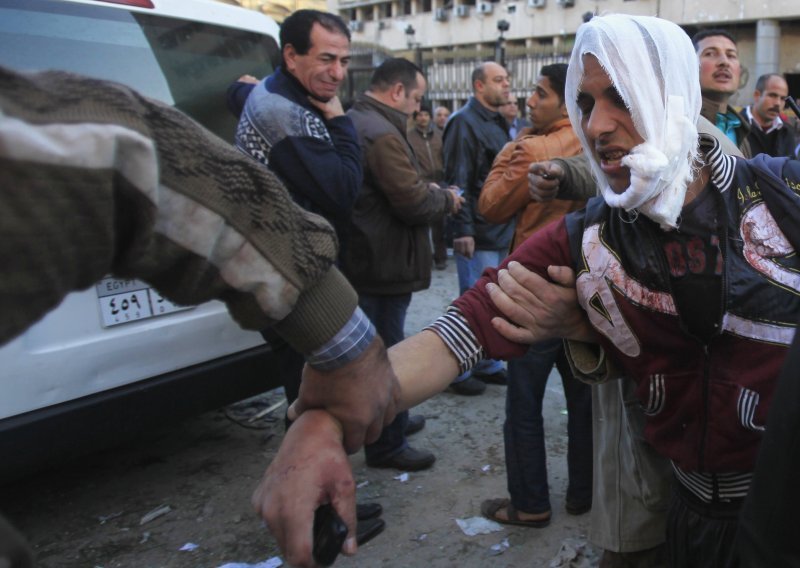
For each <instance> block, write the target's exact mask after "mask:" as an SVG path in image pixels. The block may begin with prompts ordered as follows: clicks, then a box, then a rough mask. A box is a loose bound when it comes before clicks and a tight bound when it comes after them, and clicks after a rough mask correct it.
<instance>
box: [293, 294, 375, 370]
mask: <svg viewBox="0 0 800 568" xmlns="http://www.w3.org/2000/svg"><path fill="white" fill-rule="evenodd" d="M375 334H376V331H375V326H374V325H372V322H371V321H369V318H368V317H367V315H366V314H365V313H364V312H363V311H361V308H359V307H356V309H355V311H354V312H353V315H352V316H350V319H349V320H348V321H347V323H345V324H344V326H343V327H342V329H340V330H339V332H338V333H337V334H336V335H334V336H333V337H332V338H331V339H330V341H328V342H327V343H325V344H324V345H322V346H321V347H320V348H318V349H315V350H314V351H312V352H311V353H310V354H308V355H307V356H306V361H307V362H308V364H309V365H311V366H312V367H314V368H315V369H317V370H318V371H332V370H334V369H338V368H339V367H343V366H344V365H346V364H347V363H350V362H351V361H353V360H355V359H357V358H358V356H359V355H361V354H362V353H363V352H364V351H365V350H366V349H367V347H368V346H369V344H370V343H372V340H373V339H375Z"/></svg>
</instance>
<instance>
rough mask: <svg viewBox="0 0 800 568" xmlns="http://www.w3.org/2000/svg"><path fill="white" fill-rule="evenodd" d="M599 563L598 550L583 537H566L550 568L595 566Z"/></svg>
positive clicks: (590, 567) (585, 567)
mask: <svg viewBox="0 0 800 568" xmlns="http://www.w3.org/2000/svg"><path fill="white" fill-rule="evenodd" d="M599 565H600V557H599V556H598V554H597V552H596V551H595V549H594V548H593V547H592V545H591V544H589V543H588V542H587V541H586V540H584V539H581V538H567V539H564V540H563V541H562V542H561V549H560V550H559V551H558V554H556V557H555V558H553V560H551V561H550V568H594V567H596V566H599Z"/></svg>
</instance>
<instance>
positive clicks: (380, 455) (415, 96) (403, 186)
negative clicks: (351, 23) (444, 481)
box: [341, 58, 462, 471]
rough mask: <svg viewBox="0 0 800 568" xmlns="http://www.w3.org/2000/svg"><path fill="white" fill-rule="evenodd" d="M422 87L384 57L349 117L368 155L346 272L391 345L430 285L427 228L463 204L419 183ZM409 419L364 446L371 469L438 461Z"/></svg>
mask: <svg viewBox="0 0 800 568" xmlns="http://www.w3.org/2000/svg"><path fill="white" fill-rule="evenodd" d="M425 88H426V81H425V77H424V75H423V74H422V71H421V70H420V69H419V68H418V67H417V66H416V65H414V64H413V63H411V62H410V61H408V60H406V59H401V58H394V59H387V60H386V61H384V62H383V63H382V64H381V65H380V66H379V67H378V68H377V69H376V70H375V72H374V73H373V75H372V79H371V81H370V85H369V88H368V89H367V91H366V92H365V93H364V94H362V95H361V96H359V97H358V98H357V99H356V102H355V103H354V104H353V107H352V108H351V109H350V110H349V111H348V112H347V114H348V116H349V117H350V118H351V119H352V120H353V124H354V125H355V127H356V130H357V132H358V137H359V142H360V144H361V151H362V155H363V156H364V183H363V186H362V188H361V192H360V194H359V196H358V200H357V201H356V204H355V207H354V208H353V214H352V217H351V220H350V223H349V224H348V226H347V229H346V235H345V239H346V246H345V248H344V253H343V254H342V256H341V263H342V271H343V272H344V273H345V275H346V276H347V278H348V279H349V280H350V282H351V283H352V284H353V287H354V288H355V289H356V291H357V292H358V294H359V300H358V301H359V305H360V306H361V308H362V309H363V310H364V312H365V313H366V314H367V315H368V316H369V318H370V319H371V320H372V322H373V323H374V324H375V326H376V327H377V329H378V333H379V334H380V336H381V338H382V339H383V341H384V343H386V344H387V345H394V344H395V343H399V342H400V341H402V340H403V337H404V333H403V328H404V325H405V318H406V311H407V310H408V305H409V303H410V302H411V294H412V292H416V291H418V290H424V289H426V288H428V287H429V286H430V283H431V247H430V241H429V238H428V227H429V225H430V224H431V223H432V222H441V220H442V218H443V217H444V216H445V215H446V214H447V213H451V212H452V213H455V212H456V211H458V209H459V207H460V205H461V201H462V198H460V197H459V196H458V195H457V194H456V192H455V191H454V190H449V189H445V188H441V187H439V185H438V184H436V183H432V182H428V181H426V180H424V179H423V178H422V176H421V175H420V171H419V166H418V164H417V160H416V158H415V156H414V152H413V150H412V149H411V147H410V146H409V144H408V140H407V138H406V123H407V121H408V118H409V117H410V116H411V114H412V113H414V112H416V111H418V110H419V108H420V101H421V100H422V96H423V95H424V94H425ZM407 420H408V412H402V413H400V414H398V415H397V418H396V419H395V421H394V422H393V423H392V424H391V425H389V426H388V427H386V428H384V430H383V433H382V434H381V437H380V438H379V439H378V441H377V442H376V443H374V444H371V445H369V446H367V447H366V448H365V450H364V451H365V454H366V458H367V465H368V466H370V467H391V468H396V469H400V470H403V471H416V470H421V469H426V468H428V467H430V466H431V465H432V464H433V462H434V461H435V459H436V458H435V456H434V455H433V454H432V453H431V452H428V451H425V450H417V449H415V448H413V447H411V446H409V445H408V442H407V441H406V438H405V435H404V430H405V426H406V422H407Z"/></svg>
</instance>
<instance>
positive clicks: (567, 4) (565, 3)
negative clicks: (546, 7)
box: [556, 0, 575, 8]
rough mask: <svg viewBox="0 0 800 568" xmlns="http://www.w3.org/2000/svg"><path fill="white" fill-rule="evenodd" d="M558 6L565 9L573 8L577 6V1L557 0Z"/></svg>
mask: <svg viewBox="0 0 800 568" xmlns="http://www.w3.org/2000/svg"><path fill="white" fill-rule="evenodd" d="M556 4H558V5H559V6H561V7H563V8H572V7H573V6H575V0H556Z"/></svg>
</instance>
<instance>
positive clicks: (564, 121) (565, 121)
mask: <svg viewBox="0 0 800 568" xmlns="http://www.w3.org/2000/svg"><path fill="white" fill-rule="evenodd" d="M562 128H572V123H571V122H570V121H569V118H560V119H559V120H556V121H555V122H554V123H552V124H551V125H550V128H548V129H547V130H537V131H535V132H531V134H532V135H533V136H547V135H548V134H552V133H553V132H556V131H558V130H561V129H562Z"/></svg>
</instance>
